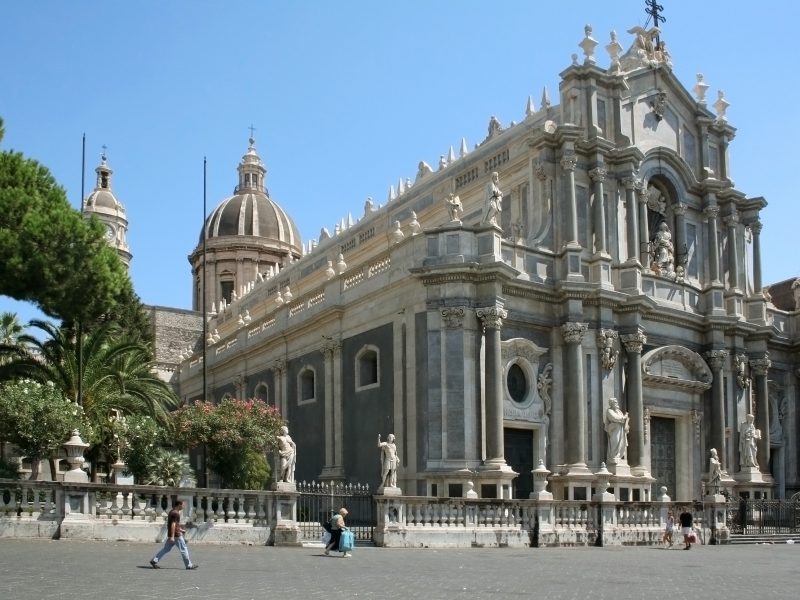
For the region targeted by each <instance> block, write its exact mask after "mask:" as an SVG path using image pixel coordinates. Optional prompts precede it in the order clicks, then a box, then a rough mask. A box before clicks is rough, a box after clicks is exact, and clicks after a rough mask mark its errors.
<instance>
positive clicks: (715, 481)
mask: <svg viewBox="0 0 800 600" xmlns="http://www.w3.org/2000/svg"><path fill="white" fill-rule="evenodd" d="M709 454H710V455H711V456H709V457H708V483H709V484H710V485H711V486H712V488H713V489H714V493H717V491H718V490H719V482H720V480H721V479H722V465H721V464H720V462H719V456H717V449H716V448H712V449H711V450H710V451H709Z"/></svg>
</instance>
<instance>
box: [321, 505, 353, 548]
mask: <svg viewBox="0 0 800 600" xmlns="http://www.w3.org/2000/svg"><path fill="white" fill-rule="evenodd" d="M346 516H347V509H346V508H344V507H342V508H340V509H339V514H336V515H333V517H332V518H331V541H330V543H329V544H328V545H327V546H325V556H330V553H331V550H333V551H334V552H338V551H339V540H340V539H341V537H342V531H345V530H346V529H347V527H346V526H345V524H344V518H345V517H346ZM351 556H352V554H350V553H349V552H345V553H344V554H343V555H342V558H350V557H351Z"/></svg>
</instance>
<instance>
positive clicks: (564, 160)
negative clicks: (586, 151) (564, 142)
mask: <svg viewBox="0 0 800 600" xmlns="http://www.w3.org/2000/svg"><path fill="white" fill-rule="evenodd" d="M577 164H578V157H577V156H575V153H574V152H565V153H564V155H563V156H562V157H561V168H562V169H564V170H565V171H574V170H575V165H577Z"/></svg>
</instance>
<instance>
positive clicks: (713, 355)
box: [705, 350, 728, 371]
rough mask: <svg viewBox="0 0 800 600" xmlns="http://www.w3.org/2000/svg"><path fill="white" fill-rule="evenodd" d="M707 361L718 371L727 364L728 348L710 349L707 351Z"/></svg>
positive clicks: (713, 369)
mask: <svg viewBox="0 0 800 600" xmlns="http://www.w3.org/2000/svg"><path fill="white" fill-rule="evenodd" d="M705 358H706V362H707V363H708V366H709V367H711V370H712V371H718V370H719V369H721V368H722V365H724V364H725V359H726V358H728V351H727V350H709V351H708V352H706V353H705Z"/></svg>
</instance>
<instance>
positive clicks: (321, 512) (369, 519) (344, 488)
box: [297, 481, 376, 543]
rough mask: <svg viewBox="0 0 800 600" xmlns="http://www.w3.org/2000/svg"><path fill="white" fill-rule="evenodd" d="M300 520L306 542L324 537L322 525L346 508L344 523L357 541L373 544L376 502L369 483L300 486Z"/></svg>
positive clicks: (313, 482)
mask: <svg viewBox="0 0 800 600" xmlns="http://www.w3.org/2000/svg"><path fill="white" fill-rule="evenodd" d="M297 491H298V492H299V493H300V496H299V497H298V499H297V521H298V523H297V524H298V525H299V527H300V531H301V533H302V535H303V539H304V540H319V539H321V538H322V532H323V528H322V522H323V521H327V520H329V519H330V517H331V516H332V515H333V514H335V513H336V512H337V511H338V510H339V509H340V508H342V507H344V508H346V509H347V512H348V514H347V517H346V519H345V523H346V525H347V527H348V529H350V530H351V531H352V532H353V534H354V535H355V538H356V542H362V543H363V542H372V534H373V532H374V530H375V524H376V518H375V514H376V512H375V500H374V499H373V498H372V492H371V491H370V489H369V486H368V485H367V484H361V483H340V482H331V483H325V482H318V481H312V482H309V483H306V482H305V481H303V482H302V483H298V484H297Z"/></svg>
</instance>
